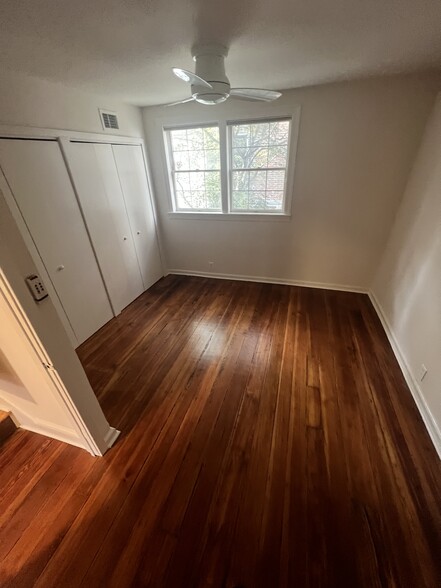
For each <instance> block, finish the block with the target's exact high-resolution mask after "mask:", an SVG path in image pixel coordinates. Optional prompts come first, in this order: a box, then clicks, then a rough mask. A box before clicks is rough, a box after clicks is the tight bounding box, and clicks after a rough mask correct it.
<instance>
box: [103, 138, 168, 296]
mask: <svg viewBox="0 0 441 588" xmlns="http://www.w3.org/2000/svg"><path fill="white" fill-rule="evenodd" d="M112 148H113V154H114V156H115V161H116V167H117V168H118V174H119V179H120V181H121V187H122V190H123V193H124V199H125V202H126V208H127V214H128V217H129V221H130V226H131V228H132V234H133V239H134V241H135V248H136V253H137V256H138V261H139V267H140V269H141V275H142V279H143V281H144V288H145V289H147V288H150V286H151V285H152V284H154V283H155V282H157V281H158V280H159V278H161V277H162V276H163V275H164V273H163V269H162V263H161V257H160V254H159V247H158V239H157V236H156V225H155V218H154V214H153V207H152V202H151V194H150V190H149V185H148V182H147V176H146V172H145V167H144V158H143V155H142V149H141V147H140V146H139V145H112Z"/></svg>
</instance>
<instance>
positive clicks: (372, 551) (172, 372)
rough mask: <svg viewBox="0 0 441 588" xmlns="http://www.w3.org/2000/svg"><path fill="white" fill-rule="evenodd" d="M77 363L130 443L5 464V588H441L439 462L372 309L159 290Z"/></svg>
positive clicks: (0, 566)
mask: <svg viewBox="0 0 441 588" xmlns="http://www.w3.org/2000/svg"><path fill="white" fill-rule="evenodd" d="M79 355H80V358H81V360H82V362H83V364H84V367H85V369H86V371H87V374H88V376H89V378H90V381H91V383H92V385H93V387H94V389H95V390H96V393H97V395H98V397H99V399H100V402H101V405H102V407H103V409H104V412H105V413H106V415H107V417H108V420H109V421H110V423H111V424H112V425H114V426H116V427H118V428H120V429H121V430H122V436H121V438H120V439H119V441H118V442H117V444H116V445H115V447H114V448H113V449H112V450H110V451H109V452H108V453H107V455H106V456H105V457H104V458H101V459H100V458H93V457H91V456H89V455H88V454H87V453H86V452H84V451H82V450H79V449H76V448H74V447H70V446H67V445H64V444H62V443H59V442H56V441H53V440H49V439H46V438H44V437H41V436H38V435H33V434H31V433H27V432H25V431H19V432H17V433H15V434H14V435H13V436H12V437H11V438H10V439H9V440H7V441H6V443H5V444H4V445H3V446H2V448H1V450H0V468H1V469H0V584H1V586H2V587H5V586H20V587H24V586H37V587H40V588H48V587H57V588H63V587H65V586H69V587H70V586H72V587H77V586H87V587H119V588H121V587H125V586H152V587H164V588H167V587H172V588H174V587H182V588H191V587H207V588H208V587H219V588H220V587H225V588H239V587H241V588H259V587H262V588H277V587H279V586H280V587H293V588H303V587H310V588H318V587H338V588H346V587H350V588H360V587H366V588H377V587H378V588H379V587H395V588H403V587H404V588H407V587H409V588H420V587H422V588H423V587H424V588H435V587H437V588H439V586H441V556H440V528H441V524H440V510H441V503H440V486H441V484H440V482H441V471H440V462H439V460H438V458H437V456H436V453H435V450H434V449H433V446H432V445H431V442H430V440H429V438H428V435H427V433H426V431H425V428H424V426H423V424H422V421H421V418H420V416H419V414H418V411H417V409H416V407H415V404H414V402H413V400H412V397H411V395H410V392H409V390H408V388H407V386H406V384H405V381H404V379H403V377H402V374H401V372H400V370H399V367H398V365H397V362H396V360H395V358H394V356H393V353H392V351H391V348H390V346H389V344H388V342H387V339H386V336H385V334H384V332H383V330H382V327H381V325H380V322H379V320H378V318H377V316H376V314H375V311H374V309H373V308H372V306H371V304H370V301H369V299H368V297H367V296H365V295H361V294H351V293H344V292H331V291H325V290H314V289H307V288H296V287H288V286H276V285H269V284H266V285H264V284H255V283H245V282H232V281H221V280H209V279H203V278H190V277H177V276H168V277H167V278H165V279H163V280H161V281H160V282H159V283H158V284H156V285H155V286H154V287H153V288H151V289H150V290H149V291H148V292H146V293H145V294H144V295H143V296H141V297H140V298H139V299H138V300H136V301H135V302H134V303H133V304H132V305H131V306H130V307H128V308H127V309H126V310H125V311H124V312H123V313H122V314H121V315H120V316H119V317H117V318H116V319H114V320H112V321H111V322H110V323H108V324H107V325H106V326H105V327H103V328H102V329H101V330H100V331H99V332H98V333H97V334H96V335H94V336H93V337H92V338H91V339H89V340H88V341H87V342H86V343H85V344H83V346H82V347H81V348H80V349H79Z"/></svg>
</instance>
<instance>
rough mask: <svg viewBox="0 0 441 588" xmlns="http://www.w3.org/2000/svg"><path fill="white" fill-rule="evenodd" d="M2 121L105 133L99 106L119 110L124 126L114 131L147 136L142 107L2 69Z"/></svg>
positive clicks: (8, 123)
mask: <svg viewBox="0 0 441 588" xmlns="http://www.w3.org/2000/svg"><path fill="white" fill-rule="evenodd" d="M0 86H1V89H2V90H1V92H0V125H19V126H31V127H40V128H50V129H65V130H74V131H83V132H89V133H104V132H106V131H103V128H102V126H101V121H100V118H99V113H98V108H104V109H108V110H112V111H115V112H116V113H117V114H118V119H119V123H120V129H119V130H118V131H115V130H113V129H112V131H111V134H112V135H124V136H128V137H143V127H142V117H141V109H140V108H138V107H137V106H131V105H128V104H123V103H122V102H118V101H115V100H111V99H109V98H108V97H104V96H98V95H94V94H87V93H85V92H82V91H80V90H76V89H73V88H70V87H69V88H68V87H66V86H64V85H62V84H58V83H53V82H47V81H45V80H41V79H38V78H34V77H30V76H25V75H22V74H18V73H12V72H6V71H3V72H1V73H0Z"/></svg>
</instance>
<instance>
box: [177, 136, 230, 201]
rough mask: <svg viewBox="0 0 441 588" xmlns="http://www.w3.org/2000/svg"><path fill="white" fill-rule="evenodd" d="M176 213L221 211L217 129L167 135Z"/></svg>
mask: <svg viewBox="0 0 441 588" xmlns="http://www.w3.org/2000/svg"><path fill="white" fill-rule="evenodd" d="M167 133H168V144H169V153H170V155H169V157H170V159H169V162H170V171H171V176H172V187H173V192H174V205H175V210H177V211H191V210H195V211H201V210H202V211H217V212H221V211H222V196H221V177H220V147H219V128H218V127H214V126H211V127H199V128H189V129H172V130H169V131H167Z"/></svg>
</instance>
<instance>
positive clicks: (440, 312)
mask: <svg viewBox="0 0 441 588" xmlns="http://www.w3.org/2000/svg"><path fill="white" fill-rule="evenodd" d="M372 291H373V295H374V297H375V301H376V303H377V308H378V310H379V311H380V313H381V314H382V318H383V320H384V322H385V324H386V330H387V331H389V335H390V336H391V337H392V339H393V342H394V345H395V351H396V354H397V355H398V357H399V359H400V361H401V364H402V366H403V368H404V370H403V371H404V372H405V375H407V379H408V383H409V385H410V388H411V390H412V391H413V393H414V396H415V399H416V401H417V404H418V405H419V408H420V410H421V412H422V415H423V418H424V420H425V422H426V425H427V427H428V430H429V432H430V433H431V436H432V439H433V441H434V443H435V445H436V446H437V448H438V451H439V453H440V455H441V434H440V429H441V94H440V95H439V96H438V99H437V102H436V105H435V108H434V110H433V113H432V116H431V118H430V119H429V122H428V124H427V128H426V132H425V135H424V139H423V142H422V145H421V148H420V150H419V153H418V157H417V159H416V161H415V165H414V167H413V170H412V173H411V175H410V178H409V182H408V184H407V188H406V191H405V194H404V198H403V201H402V203H401V205H400V208H399V211H398V214H397V217H396V220H395V223H394V226H393V229H392V232H391V235H390V238H389V241H388V244H387V247H386V249H385V252H384V255H383V258H382V261H381V264H380V267H379V270H378V272H377V274H376V276H375V280H374V282H373V286H372ZM422 364H424V365H425V366H426V368H427V370H428V372H427V375H426V376H425V378H424V379H423V380H422V381H420V375H421V365H422Z"/></svg>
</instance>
